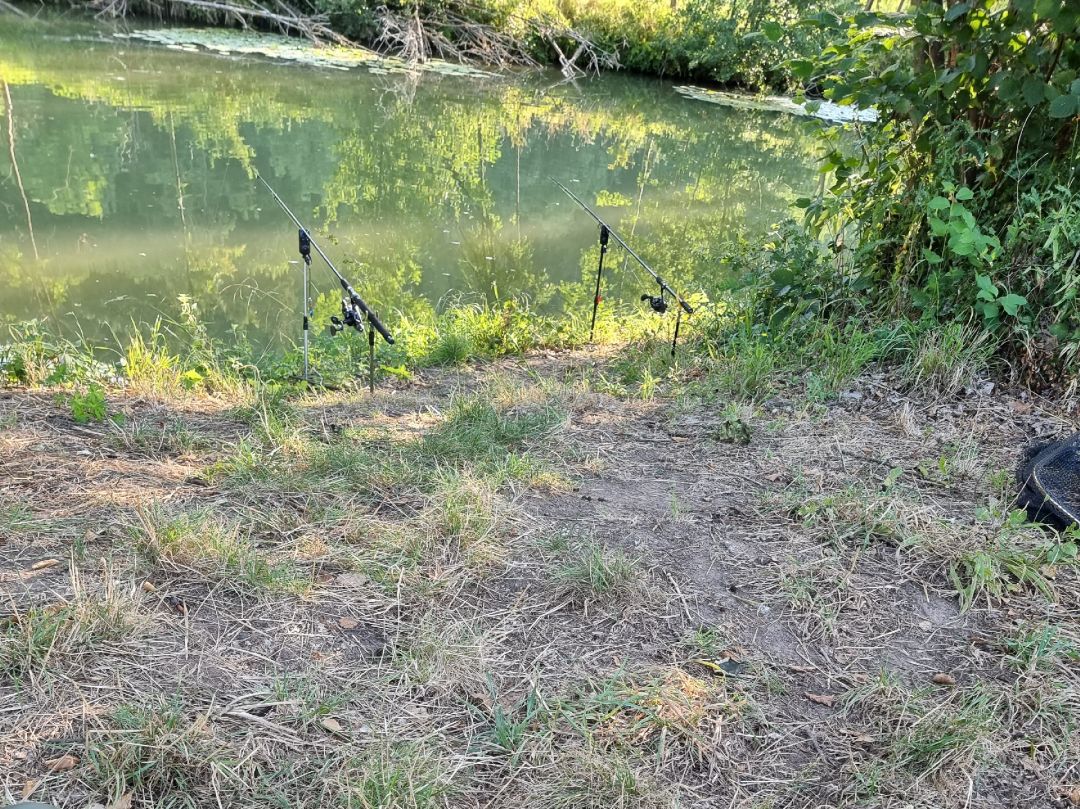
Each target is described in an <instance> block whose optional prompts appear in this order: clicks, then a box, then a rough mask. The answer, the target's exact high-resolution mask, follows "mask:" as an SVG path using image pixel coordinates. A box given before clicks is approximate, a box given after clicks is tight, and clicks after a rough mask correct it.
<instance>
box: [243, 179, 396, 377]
mask: <svg viewBox="0 0 1080 809" xmlns="http://www.w3.org/2000/svg"><path fill="white" fill-rule="evenodd" d="M255 176H256V177H258V178H259V182H261V183H262V184H263V185H264V186H266V190H267V191H269V192H270V194H271V195H272V196H273V197H274V200H275V201H276V202H277V204H278V205H279V206H281V210H283V211H284V212H285V214H286V215H287V216H288V217H289V218H290V219H291V220H292V221H293V224H294V225H296V227H297V228H298V229H299V231H300V255H301V256H302V257H303V258H304V379H305V381H306V380H307V376H308V362H307V351H308V311H309V307H308V301H307V294H308V289H307V287H308V268H309V267H310V266H311V248H312V247H314V248H315V252H316V253H318V254H319V257H320V258H322V260H323V261H324V262H326V266H327V267H329V268H330V271H331V272H332V273H333V274H334V276H335V277H336V278H337V280H338V283H339V284H341V288H342V290H344V292H345V295H346V296H348V297H347V299H346V300H342V301H341V312H342V319H338V318H336V317H334V318H331V327H330V328H331V331H332V332H333V333H335V334H336V333H338V332H340V331H341V330H342V329H344V328H345V327H346V326H350V327H352V328H354V329H356V330H357V331H359V332H361V333H362V332H363V331H364V320H366V321H367V325H368V327H369V328H368V329H367V331H368V388H369V389H370V390H372V391H374V390H375V332H378V333H379V334H380V335H382V338H383V340H385V341H386V342H387V344H388V345H393V344H394V338H393V336H392V335H391V334H390V331H389V330H388V329H387V328H386V326H384V325H383V324H382V321H381V320H379V318H378V315H376V314H375V312H373V311H372V310H371V307H369V306H368V305H367V304H366V303H365V302H364V299H363V298H361V297H360V295H359V293H357V291H356V290H355V289H353V287H352V285H351V284H350V283H349V282H348V280H347V279H346V278H345V276H344V275H342V273H341V271H340V270H338V268H337V267H335V266H334V262H332V261H331V260H330V257H329V256H327V255H326V253H325V252H324V251H323V249H322V248H321V247H320V246H319V243H318V242H316V241H315V240H314V239H312V238H311V231H309V230H308V229H307V228H306V227H304V225H303V223H302V222H301V221H300V220H299V219H298V218H297V217H296V214H294V213H293V212H292V211H291V210H289V206H288V205H286V204H285V201H284V200H283V199H282V198H281V197H279V196H278V193H277V191H275V190H274V189H273V188H272V187H271V185H270V183H268V182H266V180H264V179H263V176H262V175H261V174H259V173H258V172H255Z"/></svg>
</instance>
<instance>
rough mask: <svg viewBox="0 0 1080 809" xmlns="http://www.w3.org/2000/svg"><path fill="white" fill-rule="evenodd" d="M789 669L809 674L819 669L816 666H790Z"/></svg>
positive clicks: (797, 672)
mask: <svg viewBox="0 0 1080 809" xmlns="http://www.w3.org/2000/svg"><path fill="white" fill-rule="evenodd" d="M788 670H789V671H793V672H795V673H796V674H809V673H810V672H812V671H817V669H816V668H815V667H814V666H788Z"/></svg>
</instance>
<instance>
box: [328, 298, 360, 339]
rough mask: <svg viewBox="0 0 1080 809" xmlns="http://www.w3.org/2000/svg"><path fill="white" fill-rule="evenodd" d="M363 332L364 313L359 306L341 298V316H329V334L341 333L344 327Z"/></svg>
mask: <svg viewBox="0 0 1080 809" xmlns="http://www.w3.org/2000/svg"><path fill="white" fill-rule="evenodd" d="M346 326H347V327H349V328H350V329H356V330H357V331H358V332H360V333H361V334H363V333H364V315H363V313H362V312H361V311H360V307H359V306H357V305H356V304H354V303H353V302H352V301H349V300H347V299H345V298H342V300H341V317H337V316H336V315H331V316H330V334H332V335H333V334H341V333H342V332H343V331H345V327H346Z"/></svg>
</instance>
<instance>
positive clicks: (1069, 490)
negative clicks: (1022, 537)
mask: <svg viewBox="0 0 1080 809" xmlns="http://www.w3.org/2000/svg"><path fill="white" fill-rule="evenodd" d="M1016 481H1017V483H1019V484H1020V494H1019V495H1018V496H1017V503H1019V505H1020V506H1022V507H1023V508H1025V509H1026V510H1027V513H1028V517H1029V518H1030V519H1032V520H1034V521H1036V522H1045V523H1049V524H1051V525H1055V526H1057V527H1058V528H1067V527H1069V526H1070V525H1074V524H1076V523H1078V522H1080V433H1076V434H1075V435H1071V436H1069V437H1068V438H1065V439H1062V440H1059V441H1043V442H1037V443H1034V444H1030V445H1029V446H1028V447H1027V449H1025V450H1024V455H1023V457H1022V458H1021V460H1020V466H1019V467H1018V468H1017V470H1016Z"/></svg>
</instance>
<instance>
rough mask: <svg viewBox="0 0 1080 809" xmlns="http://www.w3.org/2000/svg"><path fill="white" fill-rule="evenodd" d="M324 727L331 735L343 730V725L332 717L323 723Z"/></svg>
mask: <svg viewBox="0 0 1080 809" xmlns="http://www.w3.org/2000/svg"><path fill="white" fill-rule="evenodd" d="M322 726H323V727H324V728H325V729H326V730H328V731H330V732H331V733H341V731H342V730H343V728H342V727H341V723H340V722H339V721H337V720H336V719H334V718H333V717H332V716H328V717H326V718H325V719H323V721H322Z"/></svg>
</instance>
